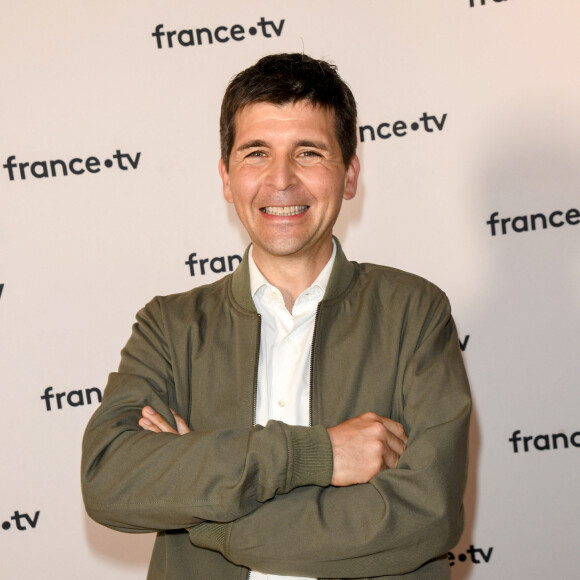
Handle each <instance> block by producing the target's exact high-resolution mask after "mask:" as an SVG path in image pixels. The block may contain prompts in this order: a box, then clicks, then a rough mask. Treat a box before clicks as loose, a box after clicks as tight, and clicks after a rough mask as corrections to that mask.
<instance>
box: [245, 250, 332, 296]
mask: <svg viewBox="0 0 580 580" xmlns="http://www.w3.org/2000/svg"><path fill="white" fill-rule="evenodd" d="M252 250H253V247H252V246H250V250H249V253H248V266H249V269H250V289H251V291H252V297H254V296H255V295H256V292H258V291H259V290H260V288H262V287H264V286H266V287H274V286H273V285H272V284H270V282H268V280H266V278H265V276H264V274H262V272H260V269H259V268H258V266H256V262H254V256H253V252H252ZM335 258H336V243H335V241H334V239H333V240H332V254H331V255H330V259H329V260H328V262H327V263H326V266H324V268H322V270H321V272H320V274H318V277H317V278H316V280H314V282H313V283H312V285H311V286H310V287H309V288H307V289H306V290H304V292H303V293H302V294H305V293H307V292H310V291H311V290H312V289H313V288H316V287H318V288H320V290H322V294H321V296H324V293H325V292H326V287H327V286H328V281H329V280H330V273H331V272H332V266H333V264H334V259H335ZM302 294H301V296H302Z"/></svg>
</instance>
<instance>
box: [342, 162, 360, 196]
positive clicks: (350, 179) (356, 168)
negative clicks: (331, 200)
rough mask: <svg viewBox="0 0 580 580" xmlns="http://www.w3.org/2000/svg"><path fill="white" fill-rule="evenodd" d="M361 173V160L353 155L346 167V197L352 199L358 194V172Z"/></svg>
mask: <svg viewBox="0 0 580 580" xmlns="http://www.w3.org/2000/svg"><path fill="white" fill-rule="evenodd" d="M359 173H360V161H359V159H358V157H357V156H356V155H353V156H352V158H351V160H350V161H349V162H348V165H347V167H346V175H345V176H344V194H343V196H342V197H343V198H344V199H352V198H353V197H354V196H355V195H356V188H357V183H358V174H359Z"/></svg>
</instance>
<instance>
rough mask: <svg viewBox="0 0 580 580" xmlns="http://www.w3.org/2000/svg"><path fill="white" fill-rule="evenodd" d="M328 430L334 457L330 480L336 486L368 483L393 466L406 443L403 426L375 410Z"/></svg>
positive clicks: (397, 461) (395, 465) (395, 464)
mask: <svg viewBox="0 0 580 580" xmlns="http://www.w3.org/2000/svg"><path fill="white" fill-rule="evenodd" d="M327 431H328V435H329V436H330V442H331V443H332V453H333V456H334V469H333V472H332V480H331V482H330V483H331V485H336V486H347V485H354V484H357V483H367V482H368V481H370V480H371V479H372V478H373V477H374V476H375V475H376V474H377V473H379V472H381V471H383V470H385V469H394V468H395V467H397V464H398V463H399V457H400V456H401V454H402V453H403V451H405V448H406V445H407V434H406V433H405V430H404V429H403V426H402V425H401V424H400V423H397V422H396V421H393V420H392V419H388V418H386V417H381V416H380V415H377V414H376V413H363V414H362V415H359V416H358V417H353V418H352V419H348V420H347V421H344V422H343V423H340V424H338V425H336V426H335V427H330V428H329V429H327Z"/></svg>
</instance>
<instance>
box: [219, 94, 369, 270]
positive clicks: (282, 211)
mask: <svg viewBox="0 0 580 580" xmlns="http://www.w3.org/2000/svg"><path fill="white" fill-rule="evenodd" d="M219 171H220V175H221V178H222V181H223V192H224V197H225V198H226V200H227V201H228V202H230V203H233V204H234V205H235V208H236V211H237V213H238V216H239V218H240V220H241V221H242V224H243V225H244V227H245V228H246V230H247V232H248V234H249V236H250V239H251V240H252V242H253V244H254V248H253V252H254V258H255V259H256V262H257V263H258V264H259V263H260V261H262V260H266V259H269V258H272V257H274V256H292V257H296V258H307V259H311V260H313V263H314V262H315V261H316V259H318V260H320V259H324V258H326V259H328V258H329V257H330V252H331V249H332V243H331V239H332V227H333V225H334V223H335V221H336V218H337V217H338V213H339V211H340V206H341V203H342V200H343V198H344V199H351V198H353V197H354V195H355V193H356V185H357V178H358V173H359V161H358V159H357V158H356V156H355V157H353V159H352V160H351V161H350V162H349V164H348V166H346V167H345V165H344V161H343V159H342V155H341V150H340V145H339V144H338V141H337V139H336V137H335V134H334V112H333V111H329V110H327V109H323V108H319V107H313V106H312V105H311V104H310V103H309V102H308V101H298V102H297V103H295V104H289V105H285V106H283V107H279V106H276V105H272V104H270V103H254V104H251V105H247V106H246V107H244V108H243V109H242V110H241V111H240V112H238V113H237V115H236V120H235V141H234V144H233V147H232V152H231V155H230V166H229V169H228V168H226V166H225V163H224V161H223V160H220V164H219ZM316 263H318V262H316Z"/></svg>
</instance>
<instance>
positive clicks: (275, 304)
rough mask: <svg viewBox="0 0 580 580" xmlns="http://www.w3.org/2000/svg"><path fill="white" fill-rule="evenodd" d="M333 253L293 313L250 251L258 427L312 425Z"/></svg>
mask: <svg viewBox="0 0 580 580" xmlns="http://www.w3.org/2000/svg"><path fill="white" fill-rule="evenodd" d="M335 256H336V246H335V244H334V240H333V242H332V255H331V256H330V260H329V261H328V263H327V264H326V266H325V267H324V268H323V269H322V271H321V272H320V274H319V275H318V278H316V280H315V281H314V283H313V284H312V286H310V288H307V289H306V290H304V292H302V294H300V296H298V299H297V300H296V302H295V303H294V306H293V308H292V313H290V312H288V310H287V309H286V306H285V305H284V298H283V297H282V293H281V292H280V290H278V288H276V287H275V286H273V285H272V284H270V283H269V282H268V281H267V280H266V278H265V277H264V275H263V274H262V272H260V270H259V269H258V267H257V266H256V263H255V262H254V258H253V256H252V248H250V253H249V267H250V287H251V291H252V298H253V299H254V304H255V305H256V309H257V310H258V312H259V313H260V314H261V315H262V329H261V338H260V358H259V362H258V393H257V400H256V424H258V425H266V423H267V422H268V421H269V420H271V419H273V420H277V421H283V422H284V423H287V424H288V425H304V426H308V425H309V424H310V353H311V350H312V334H313V332H314V319H315V317H316V309H317V307H318V303H319V302H320V301H321V300H322V298H323V296H324V293H325V292H326V286H327V285H328V280H329V278H330V272H331V271H332V265H333V264H334V258H335ZM277 578H284V579H285V580H308V578H302V577H301V578H298V577H296V576H275V575H273V574H262V573H260V572H257V571H252V572H251V573H250V580H276V579H277Z"/></svg>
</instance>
